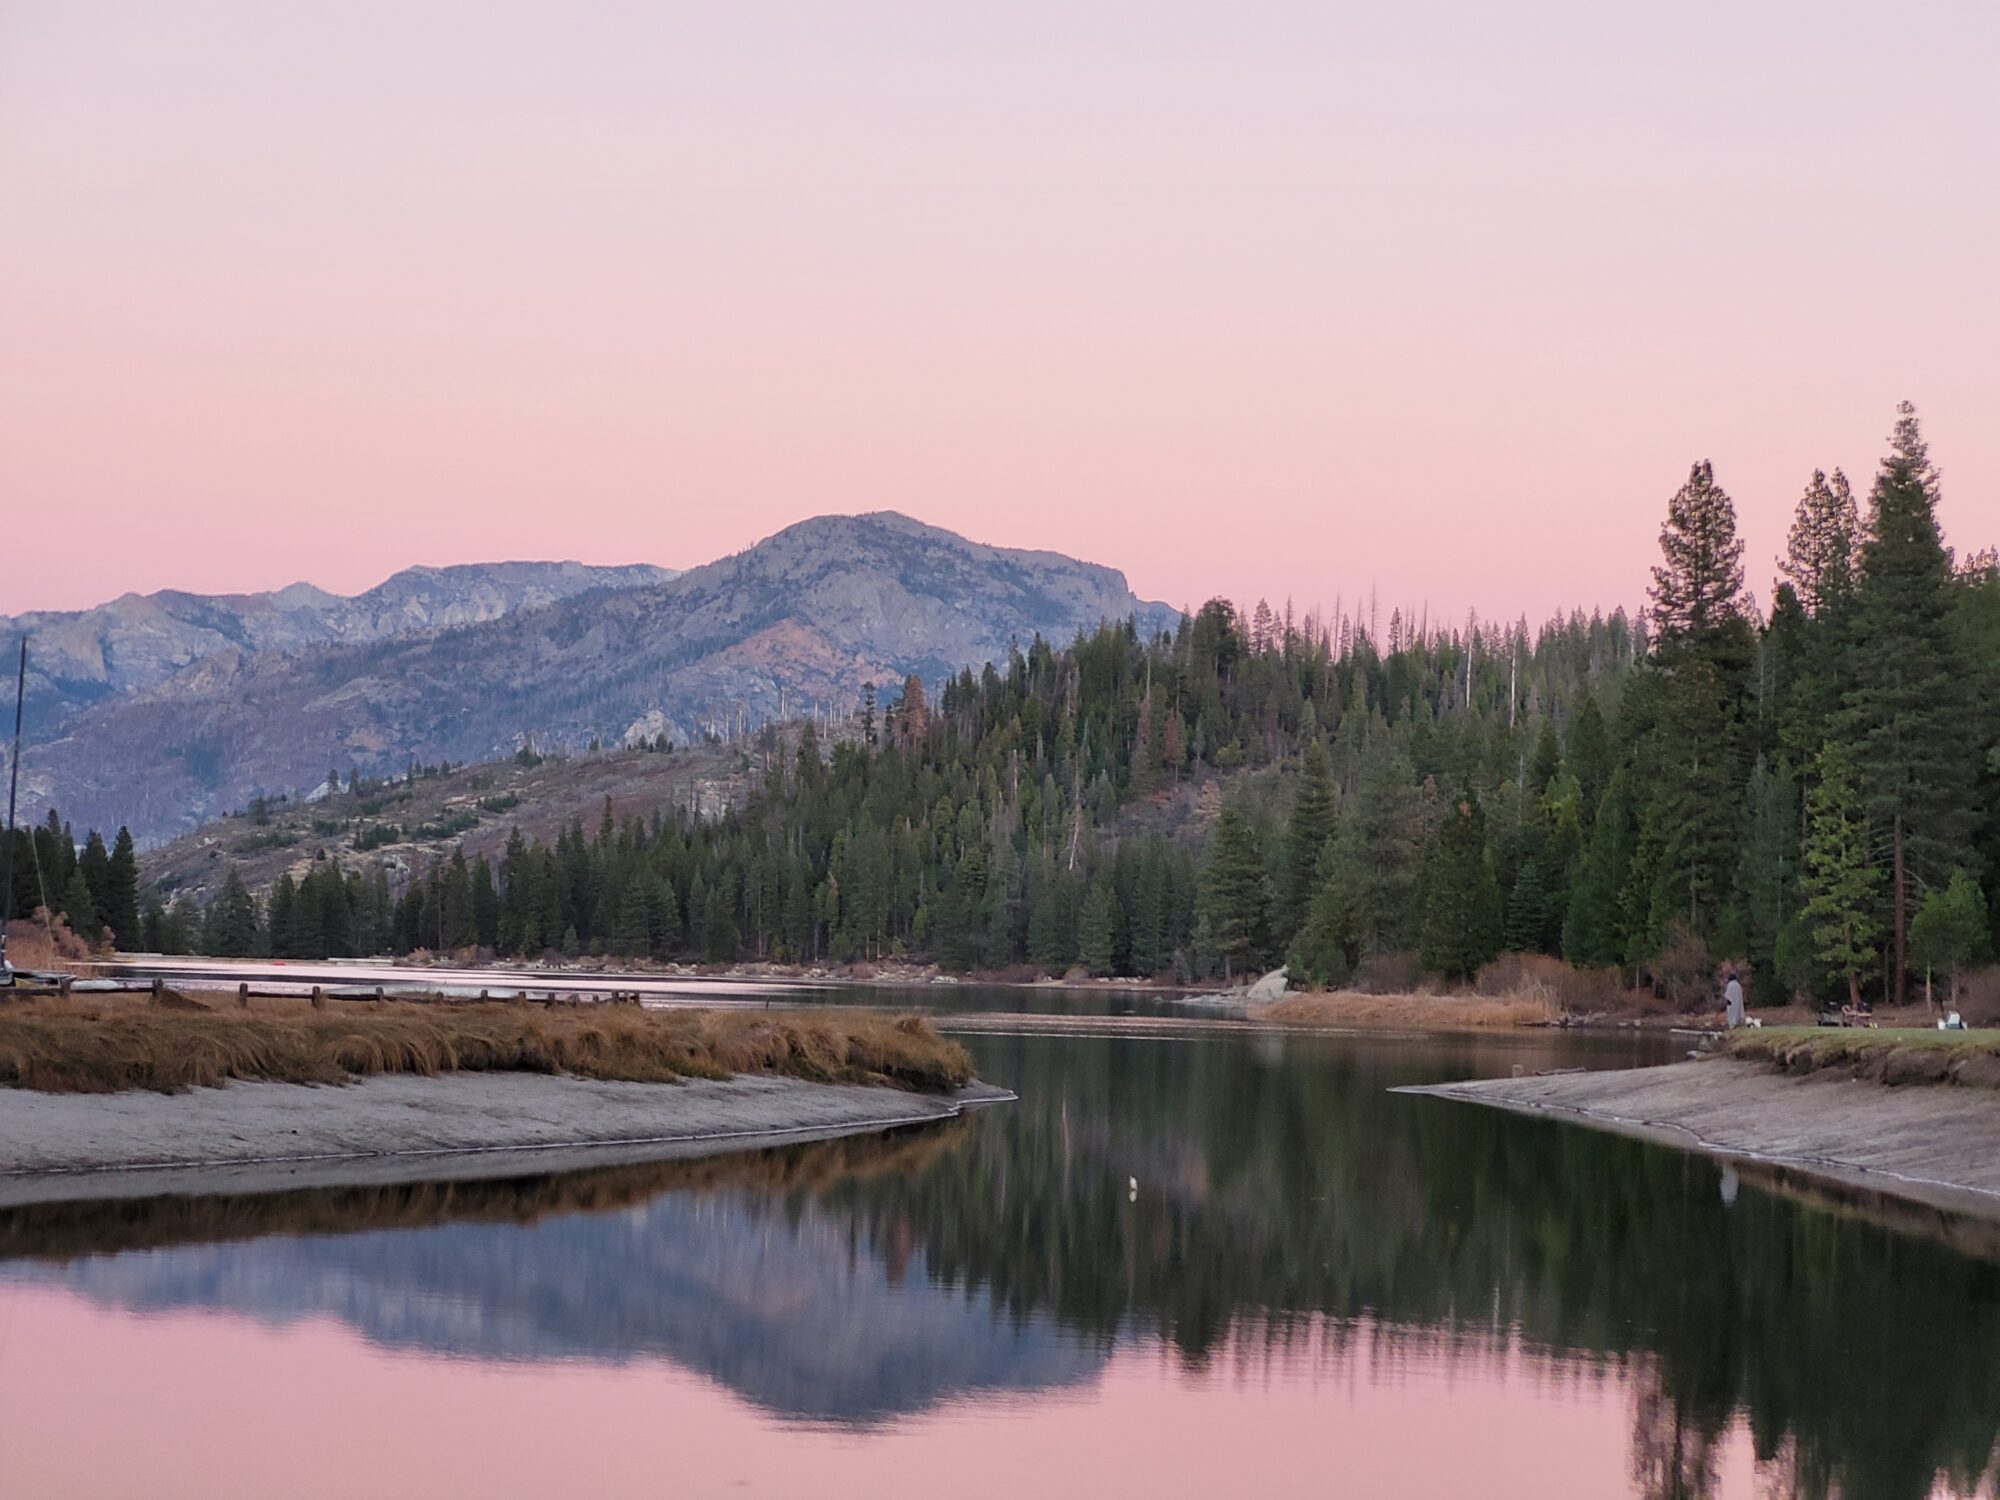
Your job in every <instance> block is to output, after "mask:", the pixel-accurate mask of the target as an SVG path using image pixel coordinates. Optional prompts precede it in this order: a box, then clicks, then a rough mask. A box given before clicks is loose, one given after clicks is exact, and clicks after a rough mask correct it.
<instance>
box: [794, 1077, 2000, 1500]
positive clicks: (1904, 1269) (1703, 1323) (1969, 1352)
mask: <svg viewBox="0 0 2000 1500" xmlns="http://www.w3.org/2000/svg"><path fill="white" fill-rule="evenodd" d="M996 1050H997V1049H996ZM981 1062H982V1069H983V1071H986V1072H988V1073H989V1074H990V1075H991V1076H995V1077H999V1078H1004V1079H1005V1080H1006V1081H1007V1082H1008V1083H1010V1084H1011V1085H1013V1086H1014V1087H1016V1088H1017V1089H1018V1091H1019V1092H1020V1094H1021V1096H1022V1102H1021V1103H1020V1104H1019V1105H1016V1106H1011V1107H1010V1113H1009V1115H1008V1116H1007V1117H1006V1118H1005V1119H1001V1118H992V1119H989V1120H987V1121H984V1122H982V1124H981V1126H980V1128H978V1129H976V1130H975V1131H974V1132H973V1134H972V1135H971V1136H970V1138H969V1139H968V1140H967V1141H966V1143H965V1145H964V1147H963V1148H962V1149H960V1150H957V1151H954V1152H952V1153H950V1154H948V1155H945V1156H943V1157H940V1158H939V1159H938V1160H937V1161H936V1162H934V1163H932V1164H931V1165H930V1166H929V1167H928V1168H926V1169H924V1170H922V1171H920V1172H918V1173H917V1174H915V1175H913V1176H912V1177H909V1178H907V1179H904V1178H893V1177H885V1178H880V1179H877V1180H875V1181H871V1182H867V1183H860V1182H855V1183H848V1184H843V1185H842V1186H840V1187H838V1188H836V1189H835V1190H834V1193H833V1201H835V1202H840V1203H845V1204H847V1205H849V1206H850V1207H851V1208H852V1209H853V1210H854V1212H855V1213H856V1215H857V1220H858V1221H859V1222H860V1223H861V1224H863V1225H865V1226H866V1227H867V1230H868V1232H869V1233H871V1234H872V1235H874V1236H876V1237H878V1238H879V1237H883V1236H886V1235H888V1234H890V1233H892V1232H893V1233H896V1234H902V1235H908V1236H911V1237H913V1238H914V1239H915V1241H916V1242H917V1243H918V1244H920V1245H921V1246H922V1247H923V1248H924V1251H925V1258H926V1264H927V1265H928V1266H929V1267H930V1268H931V1270H932V1273H933V1274H934V1275H936V1276H939V1277H941V1278H944V1279H945V1280H947V1281H950V1282H953V1283H955V1284H958V1283H962V1284H964V1285H967V1286H972V1287H979V1288H982V1289H986V1290H989V1291H990V1292H991V1293H992V1295H993V1296H994V1297H995V1298H996V1299H997V1300H998V1301H999V1302H1000V1303H1001V1304H1002V1305H1004V1306H1007V1307H1009V1308H1011V1309H1013V1310H1015V1311H1016V1312H1017V1313H1018V1314H1020V1315H1026V1314H1027V1313H1029V1312H1032V1311H1035V1310H1038V1309H1045V1310H1049V1311H1052V1312H1054V1313H1055V1315H1056V1316H1057V1317H1059V1318H1061V1319H1062V1320H1063V1321H1065V1322H1066V1323H1069V1324H1071V1325H1072V1326H1074V1327H1077V1328H1079V1329H1083V1330H1086V1331H1088V1332H1090V1333H1092V1334H1094V1335H1097V1336H1099V1337H1103V1338H1110V1337H1112V1336H1113V1335H1115V1334H1117V1333H1119V1332H1124V1331H1133V1330H1144V1331H1149V1332H1153V1333H1157V1334H1158V1335H1159V1336H1160V1337H1162V1338H1163V1339H1166V1340H1168V1341H1170V1342H1171V1343H1172V1344H1173V1345H1174V1346H1175V1347H1177V1348H1178V1349H1179V1350H1180V1351H1181V1353H1182V1355H1183V1357H1184V1358H1185V1359H1186V1360H1188V1361H1189V1362H1191V1363H1195V1364H1199V1363H1202V1362H1204V1361H1206V1360H1207V1359H1209V1358H1210V1357H1211V1355H1212V1353H1213V1352H1214V1351H1215V1350H1216V1349H1217V1347H1218V1345H1219V1344H1220V1342H1221V1341H1222V1340H1223V1338H1224V1337H1225V1335H1226V1334H1227V1333H1228V1331H1229V1330H1231V1329H1232V1328H1238V1329H1240V1328H1242V1327H1244V1326H1254V1327H1256V1328H1258V1329H1261V1330H1263V1331H1264V1333H1265V1336H1266V1337H1268V1338H1273V1339H1281V1338H1284V1337H1286V1336H1287V1329H1288V1328H1289V1327H1291V1326H1292V1325H1293V1324H1294V1323H1295V1322H1297V1321H1298V1320H1302V1319H1326V1318H1329V1317H1330V1318H1333V1319H1343V1318H1362V1317H1365V1318H1368V1319H1371V1320H1373V1321H1374V1322H1377V1323H1386V1324H1393V1325H1399V1326H1419V1327H1424V1328H1431V1329H1438V1330H1445V1331H1448V1332H1449V1333H1451V1334H1452V1335H1454V1336H1456V1337H1463V1338H1469V1339H1473V1340H1482V1339H1484V1340H1489V1341H1499V1342H1507V1341H1511V1339H1513V1338H1515V1337H1518V1338H1519V1339H1520V1340H1522V1341H1524V1342H1525V1343H1526V1344H1528V1345H1530V1346H1541V1347H1545V1348H1548V1349H1551V1350H1559V1351H1566V1352H1576V1353H1581V1354H1584V1355H1588V1356H1596V1357H1602V1358H1606V1359H1616V1360H1619V1361H1621V1362H1626V1363H1628V1364H1630V1365H1631V1367H1632V1368H1634V1369H1635V1370H1637V1371H1640V1372H1643V1379H1642V1380H1640V1381H1639V1382H1638V1385H1637V1389H1638V1390H1639V1392H1640V1395H1639V1399H1638V1402H1637V1408H1636V1411H1635V1431H1634V1440H1633V1450H1632V1452H1633V1465H1634V1470H1635V1475H1636V1476H1638V1477H1640V1478H1642V1480H1643V1483H1644V1488H1645V1490H1646V1492H1647V1493H1650V1494H1657V1495H1690V1496H1692V1495H1702V1494H1707V1493H1710V1492H1711V1491H1712V1489H1713V1473H1714V1450H1715V1448H1716V1445H1717V1443H1718V1442H1719V1440H1720V1438H1721V1437H1722V1435H1723V1434H1724V1433H1725V1432H1726V1430H1727V1429H1728V1428H1729V1427H1730V1426H1731V1424H1732V1422H1733V1420H1734V1418H1735V1416H1736V1413H1737V1412H1738V1411H1739V1410H1741V1411H1743V1412H1745V1413H1746V1414H1747V1417H1748V1423H1749V1428H1750V1433H1751V1436H1752V1439H1753V1442H1754V1445H1755V1450H1756V1453H1757V1455H1758V1458H1759V1459H1760V1461H1762V1462H1763V1463H1765V1464H1767V1465H1769V1466H1770V1467H1771V1469H1772V1472H1773V1474H1774V1475H1778V1474H1781V1475H1782V1476H1783V1479H1784V1484H1785V1486H1786V1488H1787V1489H1788V1490H1789V1491H1790V1492H1791V1493H1795V1494H1798V1495H1802V1496H1803V1495H1826V1494H1831V1493H1840V1494H1844V1495H1848V1496H1860V1495H1866V1496H1882V1497H1899V1496H1919V1495H1924V1494H1927V1493H1929V1492H1930V1491H1931V1489H1932V1487H1933V1485H1934V1483H1935V1482H1936V1480H1937V1478H1938V1476H1940V1475H1944V1476H1946V1477H1948V1478H1950V1479H1951V1480H1952V1481H1953V1482H1955V1483H1956V1484H1958V1485H1960V1486H1961V1487H1970V1486H1973V1485H1975V1484H1977V1483H1978V1482H1979V1480H1980V1477H1981V1476H1983V1475H1986V1474H1988V1473H1989V1471H1990V1470H1991V1469H1992V1467H1993V1459H1994V1454H1995V1444H1996V1438H2000V1267H1996V1265H1995V1263H1994V1262H1992V1261H1991V1260H1987V1259H1983V1258H1978V1257H1973V1256H1968V1255H1966V1254H1963V1253H1961V1252H1960V1251H1959V1250H1957V1249H1955V1248H1953V1247H1951V1246H1949V1245H1947V1244H1944V1243H1941V1242H1940V1241H1938V1240H1936V1239H1932V1238H1927V1237H1916V1236H1912V1235H1908V1234H1905V1233H1901V1232H1898V1231H1897V1230H1895V1229H1893V1228H1891V1227H1888V1226H1887V1225H1884V1224H1881V1223H1876V1222H1871V1221H1870V1220H1869V1219H1867V1218H1864V1217H1861V1216H1858V1215H1855V1214H1853V1213H1842V1212H1835V1211H1829V1210H1828V1209H1826V1208H1822V1207H1816V1206H1807V1205H1802V1204H1801V1203H1799V1202H1797V1201H1795V1200H1793V1199H1792V1198H1789V1197H1787V1196H1784V1195H1781V1194H1776V1193H1772V1192H1768V1191H1763V1190H1759V1189H1758V1188H1757V1187H1756V1185H1755V1184H1754V1182H1753V1184H1752V1186H1751V1187H1750V1188H1749V1189H1748V1190H1745V1191H1743V1192H1742V1193H1740V1194H1739V1195H1737V1196H1736V1200H1735V1202H1734V1203H1733V1204H1727V1203H1725V1202H1724V1201H1723V1195H1722V1193H1721V1192H1720V1191H1719V1190H1718V1187H1719V1183H1718V1175H1717V1172H1716V1170H1715V1169H1714V1168H1713V1166H1711V1165H1710V1164H1708V1163H1706V1162H1704V1161H1702V1160H1699V1159H1697V1158H1694V1157H1690V1156H1687V1155H1684V1154H1682V1153H1678V1152H1673V1151H1668V1150H1664V1149H1660V1148H1654V1147H1647V1146H1642V1145H1639V1144H1637V1143H1634V1142H1631V1141H1627V1140H1624V1139H1621V1138H1618V1137H1613V1136H1608V1135H1603V1134H1599V1133H1596V1132H1589V1131H1583V1130H1577V1129H1573V1128H1568V1127H1563V1126H1559V1125H1555V1124H1550V1123H1545V1122H1538V1121H1532V1120H1522V1119H1519V1118H1516V1117H1512V1116H1507V1115H1503V1114H1500V1113H1498V1112H1494V1111H1486V1110H1481V1109H1478V1108H1476V1107H1473V1106H1468V1105H1459V1104H1453V1103H1447V1102H1445V1101H1440V1100H1434V1099H1417V1098H1409V1097H1406V1096H1394V1095H1389V1094H1387V1093H1386V1092H1385V1090H1386V1089H1387V1088H1388V1087H1389V1086H1390V1085H1391V1084H1393V1083H1396V1082H1400V1081H1405V1078H1404V1076H1403V1075H1404V1073H1405V1072H1412V1074H1413V1070H1415V1069H1417V1068H1419V1067H1421V1068H1423V1069H1424V1070H1425V1071H1426V1072H1428V1071H1429V1070H1430V1069H1432V1068H1434V1067H1435V1061H1434V1059H1426V1060H1424V1061H1423V1062H1421V1063H1419V1062H1418V1061H1417V1060H1416V1059H1414V1058H1413V1057H1399V1055H1398V1054H1396V1053H1394V1052H1393V1051H1389V1050H1385V1049H1379V1048H1371V1049H1363V1050H1359V1051H1355V1050H1349V1051H1346V1052H1344V1053H1336V1052H1331V1051H1328V1050H1318V1051H1314V1052H1312V1053H1311V1055H1310V1056H1309V1057H1308V1056H1303V1055H1301V1053H1300V1050H1299V1049H1296V1048H1295V1049H1293V1050H1292V1051H1290V1052H1287V1053H1285V1054H1283V1055H1279V1056H1276V1057H1272V1056H1262V1057H1260V1056H1258V1055H1256V1054H1255V1053H1253V1051H1252V1050H1251V1049H1249V1048H1239V1047H1223V1046H1194V1047H1188V1046H1173V1045H1166V1044H1152V1045H1146V1044H1139V1043H1122V1044H1121V1043H1112V1042H1100V1043H1080V1042H1076V1041H1070V1042H1066V1043H1065V1044H1064V1045H1063V1048H1062V1050H1061V1051H1059V1052H1058V1051H1057V1050H1055V1049H1053V1048H1051V1047H1049V1046H1047V1045H1046V1044H1043V1043H1038V1042H1036V1041H1033V1040H1022V1041H1020V1042H1018V1043H1016V1044H1014V1045H1013V1046H1011V1047H1010V1048H1009V1049H1008V1050H1006V1051H1005V1053H1004V1054H1002V1055H999V1056H995V1055H994V1053H993V1052H992V1051H989V1053H988V1055H987V1056H986V1057H984V1058H982V1060H981ZM1413 1076H1414V1074H1413ZM1132 1177H1136V1178H1138V1180H1139V1184H1140V1187H1139V1192H1138V1196H1137V1199H1136V1201H1128V1180H1129V1179H1130V1178H1132Z"/></svg>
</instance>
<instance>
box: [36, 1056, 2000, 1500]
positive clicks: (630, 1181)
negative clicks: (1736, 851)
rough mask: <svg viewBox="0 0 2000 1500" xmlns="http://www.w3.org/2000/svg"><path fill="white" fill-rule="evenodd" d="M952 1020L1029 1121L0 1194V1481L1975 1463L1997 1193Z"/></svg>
mask: <svg viewBox="0 0 2000 1500" xmlns="http://www.w3.org/2000/svg"><path fill="white" fill-rule="evenodd" d="M966 1041H967V1044H968V1046H970V1047H971V1048H972V1050H973V1052H974V1053H975V1056H976V1058H977V1061H978V1064H979V1069H980V1072H981V1074H982V1075H983V1076H985V1077H987V1078H990V1079H993V1080H995V1081H997V1082H1002V1083H1006V1084H1008V1085H1011V1086H1012V1087H1014V1088H1015V1089H1017V1090H1018V1091H1019V1092H1020V1094H1021V1102H1020V1103H1019V1104H1016V1105H1010V1106H1005V1107H1001V1108H996V1109H992V1110H987V1111H984V1112H982V1113H979V1114H977V1115H974V1116H972V1117H969V1118H967V1119H965V1120H962V1121H958V1122H953V1123H951V1124H949V1125H946V1126H943V1127H932V1128H927V1129H924V1130H920V1131H915V1132H904V1133H899V1134H894V1135H889V1136H884V1137H867V1138H858V1139H851V1140H847V1141H841V1142H831V1143H823V1144H819V1145H810V1146H800V1147H796V1148H791V1149H787V1150H783V1151H777V1152H764V1153H758V1154H754V1155H746V1156H738V1157H734V1158H727V1159H723V1160H715V1161H708V1162H703V1163H678V1164H663V1165H655V1166H645V1167H622V1168H609V1169H603V1170H600V1171H596V1172H589V1173H582V1174H575V1175H565V1176H546V1175H545V1176H527V1177H513V1178H502V1179H496V1180H493V1181H489V1182H479V1183H472V1184H465V1183H459V1184H453V1185H418V1186H401V1187H395V1188H371V1189H345V1190H333V1191H315V1192H298V1193H291V1194H281V1195H275V1196H266V1197H258V1198H236V1199H216V1198H210V1199H196V1198H179V1199H166V1200H155V1201H152V1202H147V1203H120V1204H99V1205H69V1206H60V1207H46V1208H39V1209H17V1210H13V1211H5V1212H0V1258H3V1259H0V1445H4V1446H3V1447H0V1451H4V1454H5V1465H6V1473H7V1477H8V1484H7V1488H8V1492H9V1493H11V1494H21V1495H202V1496H260V1497H261V1496H273V1495H293V1496H308V1495H370V1496H390V1495H464V1496H482V1497H483V1496H552V1495H663V1494H675V1495H709V1494H714V1495H757V1494H763V1495H807V1494H811V1495H845V1496H866V1497H870V1500H875V1497H883V1496H896V1495H922V1496H926V1497H937V1496H941V1495H950V1496H987V1495H993V1496H1010V1497H1013V1496H1046V1495H1072V1494H1074V1495H1090V1496H1109V1495H1126V1494H1131V1495H1145V1496H1178V1495H1209V1494H1216V1495H1234V1494H1256V1495H1292V1494H1301V1495H1306V1494H1309V1495H1353V1496H1383V1495H1475V1496H1482V1497H1494V1500H1497V1497H1508V1496H1523V1497H1527V1496H1534V1497H1538V1500H1540V1497H1557V1496H1577V1497H1582V1496H1593V1497H1594V1496H1606V1495H1612V1496H1616V1495H1644V1496H1704V1495H1717V1496H1721V1495H1730V1496H1744V1497H1751V1496H1821V1495H1833V1494H1839V1495H1845V1496H1849V1497H1882V1500H1895V1497H1903V1496H1922V1495H1928V1494H1990V1493H1993V1489H1992V1478H1991V1476H1992V1473H1993V1465H1994V1455H1995V1442H1996V1436H1997V1435H2000V1258H1996V1249H1995V1240H1996V1237H1995V1236H1993V1235H1991V1234H1989V1233H1988V1232H1987V1231H1986V1230H1985V1229H1983V1228H1982V1227H1981V1226H1977V1225H1971V1224H1966V1223H1963V1222H1947V1221H1937V1220H1933V1219H1930V1218H1928V1217H1925V1216H1919V1215H1898V1214H1895V1213H1893V1212H1887V1211H1885V1210H1883V1209H1882V1208H1880V1207H1879V1206H1878V1205H1874V1204H1870V1203H1867V1202H1834V1201H1831V1200H1829V1199H1827V1198H1825V1197H1824V1196H1815V1195H1813V1194H1812V1193H1811V1192H1810V1191H1807V1190H1803V1189H1801V1188H1800V1187H1799V1186H1797V1185H1794V1184H1786V1183H1782V1182H1774V1181H1766V1180H1758V1179H1752V1178H1750V1177H1747V1176H1746V1177H1742V1178H1738V1177H1737V1176H1736V1175H1734V1174H1725V1173H1723V1172H1721V1171H1719V1170H1718V1169H1717V1168H1715V1167H1713V1166H1711V1165H1709V1164H1707V1163H1705V1162H1702V1161H1700V1160H1697V1159H1695V1158H1692V1157H1688V1156H1684V1155H1681V1154H1678V1153H1674V1152H1670V1151H1666V1150H1662V1149H1659V1148H1656V1147H1649V1146H1644V1145H1640V1144H1638V1143H1634V1142H1629V1141H1624V1140H1619V1139H1616V1138H1612V1137H1606V1136H1601V1135H1596V1134H1592V1133H1588V1132H1585V1131H1582V1130H1578V1129H1575V1128H1573V1127H1569V1126H1563V1125H1558V1124H1553V1123H1548V1122H1542V1121H1535V1120H1524V1119H1517V1118H1513V1117H1509V1116H1505V1115H1501V1114H1497V1113H1492V1112H1487V1111H1482V1110H1478V1109H1475V1108H1473V1107H1471V1106H1467V1105H1462V1104H1455V1103H1447V1102H1444V1101H1439V1100H1432V1099H1413V1098H1409V1097H1406V1096H1398V1095H1393V1094H1390V1093H1389V1092H1387V1090H1388V1089H1390V1088H1391V1087H1392V1086H1394V1085H1396V1084H1401V1083H1412V1082H1421V1081H1430V1080H1436V1079H1443V1078H1455V1077H1465V1076H1470V1075H1473V1074H1481V1073H1496V1072H1497V1073H1504V1072H1507V1071H1509V1070H1511V1068H1512V1067H1514V1066H1516V1065H1521V1066H1526V1067H1530V1068H1535V1067H1549V1066H1559V1065H1560V1066H1577V1065H1582V1066H1606V1065H1614V1066H1615V1065H1619V1064H1622V1063H1625V1062H1628V1061H1634V1060H1655V1059H1656V1058H1657V1057H1658V1055H1659V1052H1658V1051H1657V1049H1649V1051H1648V1053H1647V1055H1646V1056H1645V1057H1643V1058H1642V1057H1640V1056H1639V1055H1638V1053H1637V1052H1635V1050H1634V1049H1635V1048H1639V1047H1640V1046H1641V1045H1642V1044H1640V1043H1637V1042H1636V1041H1635V1042H1629V1043H1608V1044H1607V1043H1603V1042H1588V1041H1583V1040H1579V1039H1574V1038H1559V1037H1553V1038H1549V1039H1546V1040H1541V1041H1534V1042H1528V1043H1522V1042H1519V1041H1517V1040H1515V1039H1495V1040H1492V1041H1477V1042H1474V1041H1460V1040H1429V1041H1418V1040H1411V1039H1401V1040H1398V1039H1390V1038H1379V1037H1374V1038H1360V1039H1353V1038H1320V1037H1309V1038H1301V1037H1297V1036H1289V1037H1278V1036H1246V1035H1244V1034H1242V1033H1227V1034H1221V1035H1213V1036H1207V1037H1195V1038H1191V1037H1187V1036H1176V1037H1171V1038H1168V1037H1148V1036H1142V1035H1127V1036H1045V1035H1005V1036H1001V1035H972V1036H968V1037H967V1038H966ZM1135 1183H1136V1186H1135Z"/></svg>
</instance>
